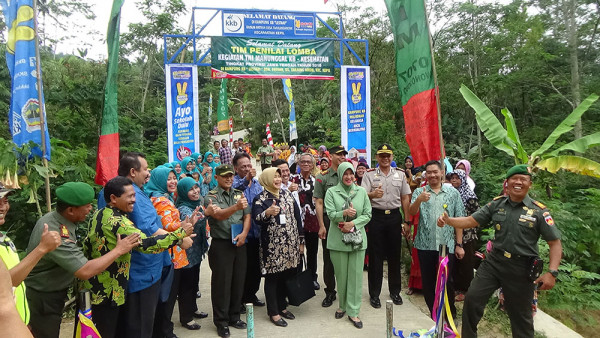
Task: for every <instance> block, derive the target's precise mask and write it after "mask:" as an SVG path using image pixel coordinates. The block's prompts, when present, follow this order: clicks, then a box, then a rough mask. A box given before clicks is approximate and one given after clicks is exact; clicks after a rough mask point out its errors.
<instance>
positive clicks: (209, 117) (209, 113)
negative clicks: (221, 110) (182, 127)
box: [208, 93, 212, 125]
mask: <svg viewBox="0 0 600 338" xmlns="http://www.w3.org/2000/svg"><path fill="white" fill-rule="evenodd" d="M211 117H212V93H210V97H209V98H208V124H209V125H210V121H211Z"/></svg>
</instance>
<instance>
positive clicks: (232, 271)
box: [208, 238, 247, 327]
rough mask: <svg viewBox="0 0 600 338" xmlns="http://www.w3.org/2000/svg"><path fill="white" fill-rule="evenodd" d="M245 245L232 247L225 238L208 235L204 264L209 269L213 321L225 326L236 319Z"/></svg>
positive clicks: (240, 300)
mask: <svg viewBox="0 0 600 338" xmlns="http://www.w3.org/2000/svg"><path fill="white" fill-rule="evenodd" d="M246 254H247V252H246V247H245V246H242V247H236V246H235V245H233V244H232V243H231V240H229V239H216V238H213V239H212V243H211V246H210V249H209V250H208V264H209V265H210V269H211V270H212V275H211V278H210V282H211V290H210V296H211V301H212V308H213V323H214V324H215V326H217V327H225V326H228V325H229V323H231V322H235V321H237V320H239V319H240V304H241V302H242V293H243V291H244V290H243V289H244V277H245V276H246V259H247V257H246Z"/></svg>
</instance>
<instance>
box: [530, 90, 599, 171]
mask: <svg viewBox="0 0 600 338" xmlns="http://www.w3.org/2000/svg"><path fill="white" fill-rule="evenodd" d="M596 100H598V95H596V94H592V95H590V96H588V97H587V98H586V99H585V100H583V102H581V104H580V105H579V106H577V108H575V110H573V112H572V113H571V114H569V116H567V117H566V118H565V119H564V120H563V121H562V122H561V123H560V124H559V125H558V127H556V129H554V131H553V132H552V134H550V136H548V138H547V139H546V141H544V143H543V144H542V146H541V147H540V148H539V149H538V150H536V151H534V152H533V153H532V154H531V158H532V159H533V160H535V158H536V157H537V156H539V155H541V154H543V153H544V152H545V151H546V150H548V149H550V147H552V146H553V145H554V143H556V140H558V138H559V137H560V136H561V135H562V134H564V133H567V132H569V131H571V130H573V126H574V125H575V123H576V122H577V121H579V119H580V118H581V115H583V113H585V112H586V111H587V110H588V109H589V108H590V106H591V105H592V104H593V103H594V102H596Z"/></svg>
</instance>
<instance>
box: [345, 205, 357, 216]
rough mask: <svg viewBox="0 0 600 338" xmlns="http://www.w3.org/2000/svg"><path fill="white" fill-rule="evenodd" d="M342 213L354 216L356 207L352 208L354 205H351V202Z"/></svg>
mask: <svg viewBox="0 0 600 338" xmlns="http://www.w3.org/2000/svg"><path fill="white" fill-rule="evenodd" d="M343 215H344V216H346V217H354V216H356V209H354V207H353V206H352V203H350V206H349V207H348V209H345V210H344V212H343Z"/></svg>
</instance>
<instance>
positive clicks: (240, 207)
mask: <svg viewBox="0 0 600 338" xmlns="http://www.w3.org/2000/svg"><path fill="white" fill-rule="evenodd" d="M236 204H237V207H238V210H244V209H246V208H247V207H248V200H247V199H246V197H244V196H242V197H240V199H238V200H237V202H236Z"/></svg>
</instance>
